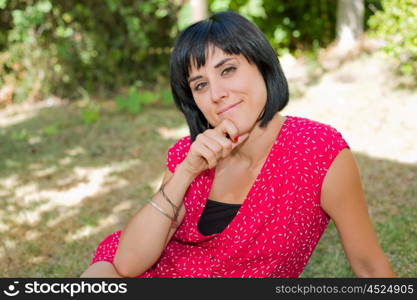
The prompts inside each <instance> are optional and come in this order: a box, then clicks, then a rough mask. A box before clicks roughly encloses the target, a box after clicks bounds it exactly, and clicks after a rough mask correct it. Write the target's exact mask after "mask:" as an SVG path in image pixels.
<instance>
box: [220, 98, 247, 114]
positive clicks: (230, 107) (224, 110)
mask: <svg viewBox="0 0 417 300" xmlns="http://www.w3.org/2000/svg"><path fill="white" fill-rule="evenodd" d="M242 102H243V100H241V101H239V102H236V103H235V104H232V105H229V106H227V107H225V108H223V109H222V110H220V112H219V113H218V115H219V116H220V115H221V114H224V113H225V112H228V111H230V110H232V109H233V108H235V107H236V106H238V105H239V104H240V103H242Z"/></svg>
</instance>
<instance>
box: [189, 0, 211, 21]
mask: <svg viewBox="0 0 417 300" xmlns="http://www.w3.org/2000/svg"><path fill="white" fill-rule="evenodd" d="M190 6H191V23H195V22H198V21H200V20H203V19H205V18H207V16H208V7H207V0H190Z"/></svg>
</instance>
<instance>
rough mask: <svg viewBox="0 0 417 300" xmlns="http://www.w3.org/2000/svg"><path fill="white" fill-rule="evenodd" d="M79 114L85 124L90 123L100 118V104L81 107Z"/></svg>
mask: <svg viewBox="0 0 417 300" xmlns="http://www.w3.org/2000/svg"><path fill="white" fill-rule="evenodd" d="M81 115H82V118H83V121H84V123H85V124H91V123H94V122H96V121H98V119H99V118H100V106H99V105H96V104H90V105H89V106H88V107H86V108H84V109H82V111H81Z"/></svg>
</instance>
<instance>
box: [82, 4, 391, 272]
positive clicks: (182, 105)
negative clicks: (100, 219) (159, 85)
mask: <svg viewBox="0 0 417 300" xmlns="http://www.w3.org/2000/svg"><path fill="white" fill-rule="evenodd" d="M170 68H171V87H172V92H173V96H174V99H175V103H176V104H177V106H178V108H179V109H180V110H181V111H182V112H183V113H184V115H185V118H186V120H187V123H188V126H189V128H190V136H187V137H184V138H182V139H180V140H179V141H177V143H175V144H174V145H173V146H172V147H171V148H170V149H169V150H168V157H167V170H166V172H165V176H164V178H163V182H162V185H161V188H160V190H159V191H158V192H157V193H156V194H155V195H153V197H152V199H151V200H150V201H149V203H148V204H146V205H144V206H143V207H142V208H141V209H140V210H139V211H138V212H137V213H136V214H135V215H134V216H133V218H132V219H131V220H130V221H129V223H128V224H127V226H126V228H124V230H123V231H122V232H120V231H119V232H116V233H113V234H112V235H110V236H108V237H107V238H106V239H105V240H104V241H103V242H101V243H100V245H99V247H98V248H97V250H96V253H95V255H94V258H93V260H92V262H91V264H90V266H89V267H88V269H87V270H86V271H85V272H84V273H83V274H82V277H142V278H149V277H206V278H215V277H297V276H299V275H300V273H301V272H302V270H303V268H304V267H305V265H306V264H307V262H308V260H309V258H310V256H311V254H312V252H313V250H314V248H315V246H316V244H317V242H318V241H319V239H320V237H321V235H322V234H323V232H324V230H325V228H326V226H327V224H328V222H329V219H330V218H331V219H332V220H333V221H334V222H335V224H336V227H337V229H338V232H339V235H340V238H341V241H342V243H343V247H344V250H345V252H346V256H347V258H348V260H349V263H350V265H351V267H352V270H353V272H354V273H355V275H356V276H358V277H390V276H394V274H393V271H392V269H391V267H390V264H389V262H388V260H387V259H386V257H385V255H384V254H383V252H382V251H381V248H380V246H379V245H378V242H377V239H376V235H375V232H374V231H373V229H372V225H371V222H370V219H369V216H368V213H367V208H366V204H365V200H364V195H363V191H362V188H361V182H360V178H359V173H358V169H357V167H356V164H355V161H354V158H353V156H352V153H351V152H350V150H349V146H348V145H347V143H346V142H345V141H344V139H343V138H342V136H341V134H340V133H338V132H337V131H336V130H335V129H334V128H332V127H330V126H328V125H325V124H321V123H318V122H315V121H311V120H308V119H304V118H298V117H292V116H282V115H281V114H280V113H279V111H280V110H282V109H283V108H284V107H285V105H286V104H287V102H288V88H287V82H286V79H285V77H284V74H283V73H282V70H281V68H280V65H279V61H278V59H277V57H276V54H275V52H274V50H273V49H272V47H271V46H270V44H269V43H268V41H267V40H266V38H265V37H264V35H263V34H262V33H261V32H260V30H259V29H258V28H257V27H256V26H255V25H253V24H252V23H250V22H249V21H248V20H246V19H245V18H243V17H242V16H240V15H238V14H236V13H233V12H225V13H217V14H215V15H213V16H212V17H211V18H209V19H208V20H204V21H201V22H198V23H196V24H194V25H191V26H190V27H188V28H187V29H185V30H184V31H183V32H182V33H181V34H180V36H179V37H178V39H177V41H176V43H175V46H174V50H173V52H172V55H171V59H170Z"/></svg>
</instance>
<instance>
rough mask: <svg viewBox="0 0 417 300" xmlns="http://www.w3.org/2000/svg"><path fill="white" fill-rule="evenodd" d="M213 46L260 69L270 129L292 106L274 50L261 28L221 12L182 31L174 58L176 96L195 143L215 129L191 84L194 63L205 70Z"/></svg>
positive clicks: (263, 121) (264, 120) (265, 118)
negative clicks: (278, 117)
mask: <svg viewBox="0 0 417 300" xmlns="http://www.w3.org/2000/svg"><path fill="white" fill-rule="evenodd" d="M210 46H215V47H217V48H219V49H222V50H223V51H224V52H225V53H227V54H229V55H232V54H242V55H244V56H245V57H246V59H247V60H248V62H249V63H254V64H255V65H256V66H257V67H258V70H259V71H260V73H261V74H262V76H263V78H264V80H265V84H266V89H267V100H266V104H265V107H264V109H263V111H262V113H261V115H260V116H259V118H258V121H261V123H260V126H261V127H266V125H267V124H268V123H269V121H270V120H271V119H272V118H273V117H274V115H275V114H276V112H277V111H280V110H282V109H283V108H284V107H285V106H286V105H287V103H288V97H289V96H288V84H287V80H286V78H285V76H284V73H283V72H282V69H281V66H280V63H279V60H278V58H277V55H276V53H275V51H274V49H273V48H272V46H271V45H270V44H269V42H268V40H267V39H266V37H265V35H264V34H263V33H262V32H261V31H260V30H259V29H258V27H256V25H254V24H252V23H251V22H250V21H248V20H247V19H245V18H244V17H243V16H241V15H239V14H238V13H235V12H231V11H228V12H220V13H216V14H214V15H212V16H211V17H210V18H208V19H206V20H202V21H199V22H197V23H195V24H192V25H190V26H189V27H187V28H186V29H185V30H184V31H182V32H181V33H180V35H179V36H178V38H177V40H176V41H175V44H174V49H173V51H172V54H171V57H170V80H171V89H172V95H173V97H174V101H175V104H176V106H177V107H178V108H179V109H180V110H181V112H182V113H183V114H184V116H185V118H186V120H187V123H188V127H189V129H190V136H191V141H192V142H194V141H195V139H196V137H197V135H198V134H199V133H202V132H204V131H205V130H207V129H208V128H212V127H211V126H210V124H208V122H207V119H206V118H205V117H204V115H203V113H202V112H201V111H200V109H199V108H198V107H197V105H196V103H195V101H194V98H193V95H192V92H191V88H190V86H189V84H188V77H189V70H190V69H191V65H192V63H193V62H195V64H196V67H197V68H200V67H201V66H204V65H205V61H206V55H207V53H208V48H209V47H210Z"/></svg>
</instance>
